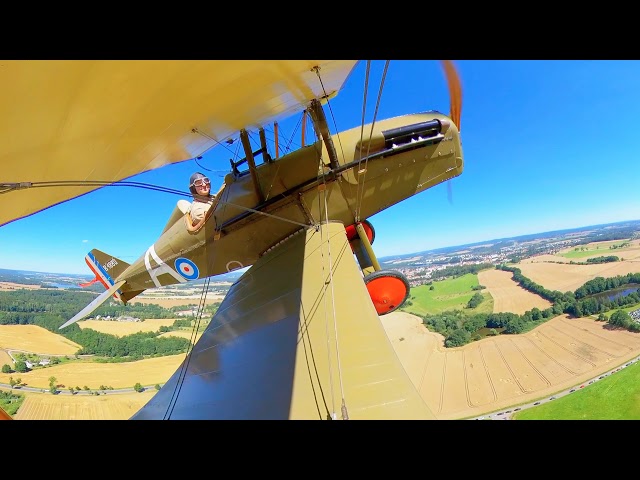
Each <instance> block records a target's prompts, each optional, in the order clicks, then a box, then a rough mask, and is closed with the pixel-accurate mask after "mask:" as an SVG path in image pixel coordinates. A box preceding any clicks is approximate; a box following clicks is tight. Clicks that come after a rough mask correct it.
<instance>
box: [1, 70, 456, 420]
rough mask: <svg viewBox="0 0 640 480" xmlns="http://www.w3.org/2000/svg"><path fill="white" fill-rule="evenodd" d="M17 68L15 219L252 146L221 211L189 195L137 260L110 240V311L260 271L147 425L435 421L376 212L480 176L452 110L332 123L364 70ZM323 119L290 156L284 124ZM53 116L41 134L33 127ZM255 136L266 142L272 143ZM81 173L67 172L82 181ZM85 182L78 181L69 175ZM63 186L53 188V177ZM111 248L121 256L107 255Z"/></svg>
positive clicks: (218, 203) (97, 262) (149, 407)
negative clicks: (149, 296) (347, 88)
mask: <svg viewBox="0 0 640 480" xmlns="http://www.w3.org/2000/svg"><path fill="white" fill-rule="evenodd" d="M0 63H2V68H1V69H0V91H1V92H2V93H1V95H2V97H3V104H4V105H5V112H8V113H7V114H5V115H4V117H3V120H2V128H0V139H1V141H0V145H2V147H0V148H2V152H1V153H0V162H1V164H2V167H3V168H2V174H1V175H2V179H0V180H1V182H0V192H1V193H3V195H0V202H1V204H2V208H0V225H2V224H6V223H8V222H10V221H14V220H17V219H20V218H22V217H25V216H29V215H32V214H35V213H37V212H39V211H41V210H43V209H45V208H48V207H52V206H54V205H56V204H58V203H61V202H64V201H67V200H69V199H72V198H75V197H77V196H79V195H83V194H86V193H88V192H91V191H93V190H95V189H97V188H100V186H101V185H102V184H103V183H101V182H105V181H107V182H119V181H122V180H124V179H126V178H129V177H131V176H133V175H136V174H139V173H142V172H145V171H148V170H151V169H155V168H160V167H162V166H164V165H168V164H172V163H176V162H182V161H185V160H189V159H193V158H199V157H201V156H202V155H203V154H204V153H205V152H207V151H208V150H209V149H211V148H213V147H215V146H216V145H218V144H222V143H223V142H231V141H239V142H240V143H241V145H242V149H243V156H242V158H239V159H236V160H234V159H232V160H231V162H230V163H231V165H230V169H229V172H228V173H227V174H226V175H225V177H224V181H223V184H222V186H221V188H220V190H219V191H218V194H217V195H216V196H215V199H214V200H213V203H212V205H211V207H210V208H209V210H208V212H207V215H206V216H205V218H204V219H203V220H202V221H200V222H199V223H197V224H195V225H194V224H193V222H192V221H191V218H190V213H189V206H190V202H189V201H187V200H182V199H181V200H179V201H178V202H177V203H176V204H175V205H174V207H173V211H172V212H171V214H170V215H169V216H168V219H167V222H166V224H165V226H164V228H163V230H162V231H161V233H160V235H159V237H158V239H157V240H156V241H155V242H154V243H153V244H152V245H150V246H149V247H148V249H147V250H146V251H145V252H143V253H142V254H141V256H140V257H139V258H138V259H137V260H136V261H134V262H133V263H131V264H129V263H127V262H125V261H123V260H122V259H120V258H117V257H115V256H113V255H109V254H107V253H105V252H104V251H101V250H98V249H93V250H91V251H90V252H89V253H88V254H87V256H86V258H85V260H86V263H87V265H88V267H89V269H90V270H91V271H92V272H93V274H94V275H95V279H94V282H100V283H102V285H103V286H104V288H105V290H104V292H102V293H101V294H100V295H99V296H97V298H96V299H95V300H94V301H93V302H91V303H90V304H89V305H87V307H85V308H84V309H83V310H82V311H80V312H78V314H77V315H75V316H74V317H73V318H71V319H69V320H68V321H66V322H64V323H63V324H62V325H61V326H60V328H61V329H64V328H78V326H77V325H74V323H75V322H77V321H79V320H81V319H83V318H86V317H87V316H89V315H90V314H91V312H93V311H94V310H95V309H96V308H97V307H99V306H100V305H101V304H102V303H103V302H105V301H106V300H108V299H110V298H114V299H116V300H117V301H120V302H122V303H124V304H127V303H128V302H131V301H132V300H133V299H134V298H136V296H138V295H140V294H141V293H142V292H144V291H146V290H149V289H154V288H158V287H162V286H166V285H172V284H177V283H187V282H190V281H194V280H200V279H206V278H209V277H212V276H216V275H219V274H222V273H227V272H230V271H233V270H236V269H242V268H246V271H245V272H244V273H243V274H242V276H241V277H240V278H239V279H238V280H237V281H236V282H235V283H234V284H233V285H232V286H231V288H230V289H229V291H228V293H227V294H226V296H225V298H224V300H223V301H222V303H221V304H220V306H219V308H218V310H217V313H216V314H215V315H214V317H213V318H212V320H211V322H210V323H209V325H208V327H207V329H206V330H205V331H204V332H203V334H202V336H201V337H200V339H199V340H198V341H197V342H196V343H195V345H193V347H192V348H191V350H190V351H189V352H188V354H187V356H186V358H185V360H184V362H183V363H182V364H181V365H180V367H179V368H178V369H177V370H176V372H175V373H174V375H173V376H172V377H171V378H170V379H169V380H168V381H167V382H166V383H165V385H164V386H163V387H162V388H161V389H160V390H159V391H158V392H157V393H156V394H155V395H154V397H153V398H152V399H151V400H150V401H149V402H148V403H147V404H146V405H145V406H144V407H143V408H142V409H141V410H140V411H139V412H137V413H136V414H135V415H134V416H133V417H132V419H338V418H341V419H430V418H435V416H434V414H433V412H431V411H430V410H429V408H428V407H427V405H426V404H425V403H424V401H423V400H422V398H421V397H420V395H419V393H418V391H417V390H416V388H415V386H414V385H413V384H412V383H411V381H410V379H409V377H408V376H407V374H406V372H405V371H404V369H403V367H402V365H401V363H400V361H399V359H398V358H397V356H396V354H395V352H394V350H393V346H392V345H391V342H390V340H389V339H388V338H387V336H386V333H385V331H384V329H383V326H382V324H381V321H380V316H381V315H385V314H388V313H390V312H393V311H395V310H396V309H397V308H399V307H400V306H401V305H402V304H403V303H404V302H405V301H406V299H407V298H408V296H409V291H410V286H409V282H408V281H407V279H406V278H405V277H404V275H403V274H402V273H400V272H398V271H394V270H385V269H382V268H381V266H380V263H379V262H378V260H377V258H376V255H375V253H374V248H373V244H374V241H375V229H374V225H373V224H372V222H371V221H370V220H368V219H369V218H370V217H372V216H373V215H375V214H376V213H378V212H381V211H382V210H384V209H387V208H390V207H392V206H393V205H396V204H398V203H399V202H402V201H403V200H405V199H407V198H409V197H411V196H413V195H416V194H418V193H420V192H423V191H425V190H427V189H429V188H431V187H433V186H435V185H438V184H440V183H443V182H446V181H448V180H451V179H452V178H454V177H456V176H458V175H460V174H461V173H462V171H463V154H462V147H461V140H460V111H461V89H460V83H459V80H458V78H457V74H456V71H455V68H454V66H453V64H452V63H451V62H443V67H444V72H445V77H446V79H447V81H448V84H449V91H450V97H451V99H450V103H451V108H450V112H447V113H446V114H445V113H440V112H437V111H426V112H419V113H409V114H406V115H402V116H398V117H394V118H388V119H379V120H375V121H373V122H372V123H369V124H366V125H359V126H355V127H353V128H350V129H347V130H344V131H341V132H331V129H330V127H329V122H328V121H327V117H326V112H325V109H326V105H327V104H328V103H329V102H331V101H332V100H333V98H334V97H335V96H336V95H337V94H338V93H339V91H340V90H341V88H342V87H343V85H344V83H345V82H346V81H347V80H348V78H349V74H350V72H352V70H353V69H354V67H355V66H356V64H357V62H356V61H346V60H280V61H262V62H256V61H229V60H225V61H144V62H133V61H7V62H0ZM297 114H302V115H303V116H304V118H309V119H310V120H311V123H312V127H313V130H314V133H315V138H316V140H315V141H314V142H312V143H310V144H309V145H303V146H302V147H301V148H299V149H297V150H294V151H292V152H290V153H286V154H285V155H280V154H279V151H278V147H277V135H276V146H275V149H274V148H273V147H271V148H270V146H269V145H267V141H266V135H265V130H264V127H265V126H266V125H270V124H271V123H272V122H273V125H274V127H277V122H278V120H280V119H282V118H287V117H290V116H292V115H297ZM36 125H37V128H38V135H35V136H34V134H33V127H34V126H36ZM250 132H253V133H257V135H258V136H259V138H260V145H259V148H255V147H254V146H253V145H252V144H251V142H250V138H249V136H250ZM61 179H66V181H64V182H62V181H61ZM68 179H72V181H68ZM45 185H46V186H49V187H53V188H46V189H45V188H37V187H42V186H45ZM105 250H108V249H105Z"/></svg>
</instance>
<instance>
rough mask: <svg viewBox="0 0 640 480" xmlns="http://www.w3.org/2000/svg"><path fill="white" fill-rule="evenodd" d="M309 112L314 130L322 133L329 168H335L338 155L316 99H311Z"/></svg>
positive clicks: (325, 119)
mask: <svg viewBox="0 0 640 480" xmlns="http://www.w3.org/2000/svg"><path fill="white" fill-rule="evenodd" d="M309 114H310V115H311V120H312V121H313V125H314V127H315V129H316V132H320V135H322V139H323V140H324V144H325V146H326V147H327V154H328V155H329V165H330V166H331V170H335V169H336V168H338V166H339V165H338V155H337V154H336V148H335V146H334V145H333V140H331V134H330V133H329V127H328V125H327V118H326V117H325V115H324V110H323V109H322V105H321V104H320V102H319V101H318V100H312V101H311V105H310V107H309Z"/></svg>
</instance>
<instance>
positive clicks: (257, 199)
mask: <svg viewBox="0 0 640 480" xmlns="http://www.w3.org/2000/svg"><path fill="white" fill-rule="evenodd" d="M371 132H372V129H371V125H370V124H369V125H365V126H364V127H362V128H360V127H358V128H354V129H351V130H347V131H344V132H341V133H339V134H336V135H333V136H332V137H331V138H332V141H333V145H334V147H335V152H336V157H337V164H336V163H333V165H330V161H329V155H328V151H327V148H326V145H325V143H324V142H323V141H321V140H319V141H317V142H315V143H314V144H311V145H309V146H306V147H303V148H300V149H299V150H296V151H295V152H292V153H289V154H287V155H285V156H282V157H280V158H277V159H274V160H272V161H267V162H265V163H262V164H260V165H257V166H256V169H255V172H254V173H255V175H251V174H250V172H249V171H246V172H242V173H240V174H237V173H236V174H228V175H227V176H226V177H225V188H224V190H223V191H222V192H221V193H220V198H219V201H218V202H217V204H215V208H214V210H213V211H212V214H211V215H210V216H209V217H208V219H207V221H206V222H205V223H204V225H203V226H202V228H201V229H199V230H198V231H195V232H190V231H188V229H187V224H186V219H185V218H184V216H183V215H182V213H181V212H178V215H175V212H174V217H175V218H177V221H175V223H173V225H171V226H168V227H167V228H165V231H164V232H163V233H162V234H161V235H160V237H159V238H158V240H157V241H156V242H155V243H154V244H153V245H151V246H150V247H149V248H148V249H147V251H146V252H145V253H144V254H143V255H142V256H141V257H140V258H139V259H138V260H136V261H135V262H134V263H133V264H131V265H130V266H129V268H127V269H126V270H125V271H124V272H122V273H121V274H120V275H119V276H118V277H117V279H116V280H123V279H126V280H127V283H126V284H125V286H124V287H123V292H124V295H123V299H124V300H125V301H126V300H129V299H130V298H131V297H130V296H127V292H131V295H133V296H135V295H137V294H138V293H139V292H140V291H143V290H146V289H149V288H156V287H159V286H163V285H170V284H176V283H185V282H188V281H191V280H196V279H199V278H206V277H209V276H212V275H218V274H221V273H225V272H229V271H232V270H236V269H240V268H244V267H248V266H250V265H252V264H253V263H255V262H256V261H257V260H258V259H259V258H260V257H261V256H262V255H263V254H264V253H265V252H267V251H268V250H269V249H271V248H272V247H274V246H275V245H277V244H278V243H279V242H281V241H283V240H284V239H286V238H287V237H288V236H289V235H292V234H293V233H295V232H296V231H298V230H300V229H301V228H304V227H305V226H308V225H317V224H320V223H324V222H326V221H339V222H342V223H343V224H344V225H345V226H348V225H352V224H354V223H356V222H357V221H362V220H364V219H366V218H368V217H370V216H372V215H375V214H376V213H378V212H380V211H382V210H385V209H387V208H389V207H391V206H392V205H395V204H397V203H399V202H401V201H403V200H405V199H407V198H409V197H411V196H413V195H415V194H417V193H419V192H421V191H424V190H426V189H428V188H430V187H432V186H434V185H437V184H439V183H442V182H444V181H446V180H449V179H451V178H453V177H456V176H458V175H460V174H461V173H462V170H463V160H462V158H463V155H462V147H461V143H460V137H459V132H458V129H457V127H456V125H454V124H453V122H452V121H451V120H450V119H449V118H448V117H447V116H445V115H442V114H440V113H437V112H425V113H419V114H412V115H404V116H400V117H395V118H391V119H387V120H381V121H378V122H376V123H375V125H374V128H373V133H371ZM361 139H364V140H361ZM332 167H333V168H332ZM254 178H255V179H257V181H258V182H259V188H256V186H255V184H254ZM212 187H213V188H215V186H212ZM261 195H262V197H263V198H264V201H261ZM133 292H137V293H133Z"/></svg>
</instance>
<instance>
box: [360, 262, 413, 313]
mask: <svg viewBox="0 0 640 480" xmlns="http://www.w3.org/2000/svg"><path fill="white" fill-rule="evenodd" d="M376 273H379V272H375V273H374V274H373V275H375V274H376ZM365 282H366V286H367V290H368V291H369V295H370V296H371V300H372V301H373V306H374V307H375V309H376V311H377V312H378V315H384V314H385V313H389V312H392V311H393V310H395V309H396V308H398V307H399V306H401V305H402V304H403V303H404V301H405V300H406V298H407V296H408V295H409V289H408V287H407V284H406V283H405V281H404V280H403V279H402V278H400V277H398V276H394V275H388V274H383V275H375V278H371V279H370V280H368V281H367V279H366V278H365Z"/></svg>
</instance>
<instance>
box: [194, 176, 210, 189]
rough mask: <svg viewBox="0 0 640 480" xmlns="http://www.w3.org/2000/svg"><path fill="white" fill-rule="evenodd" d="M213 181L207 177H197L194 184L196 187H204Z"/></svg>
mask: <svg viewBox="0 0 640 480" xmlns="http://www.w3.org/2000/svg"><path fill="white" fill-rule="evenodd" d="M210 183H211V180H209V179H208V178H207V177H205V178H199V179H197V180H196V181H195V182H193V184H194V185H195V186H196V187H203V186H205V185H209V184H210Z"/></svg>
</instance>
